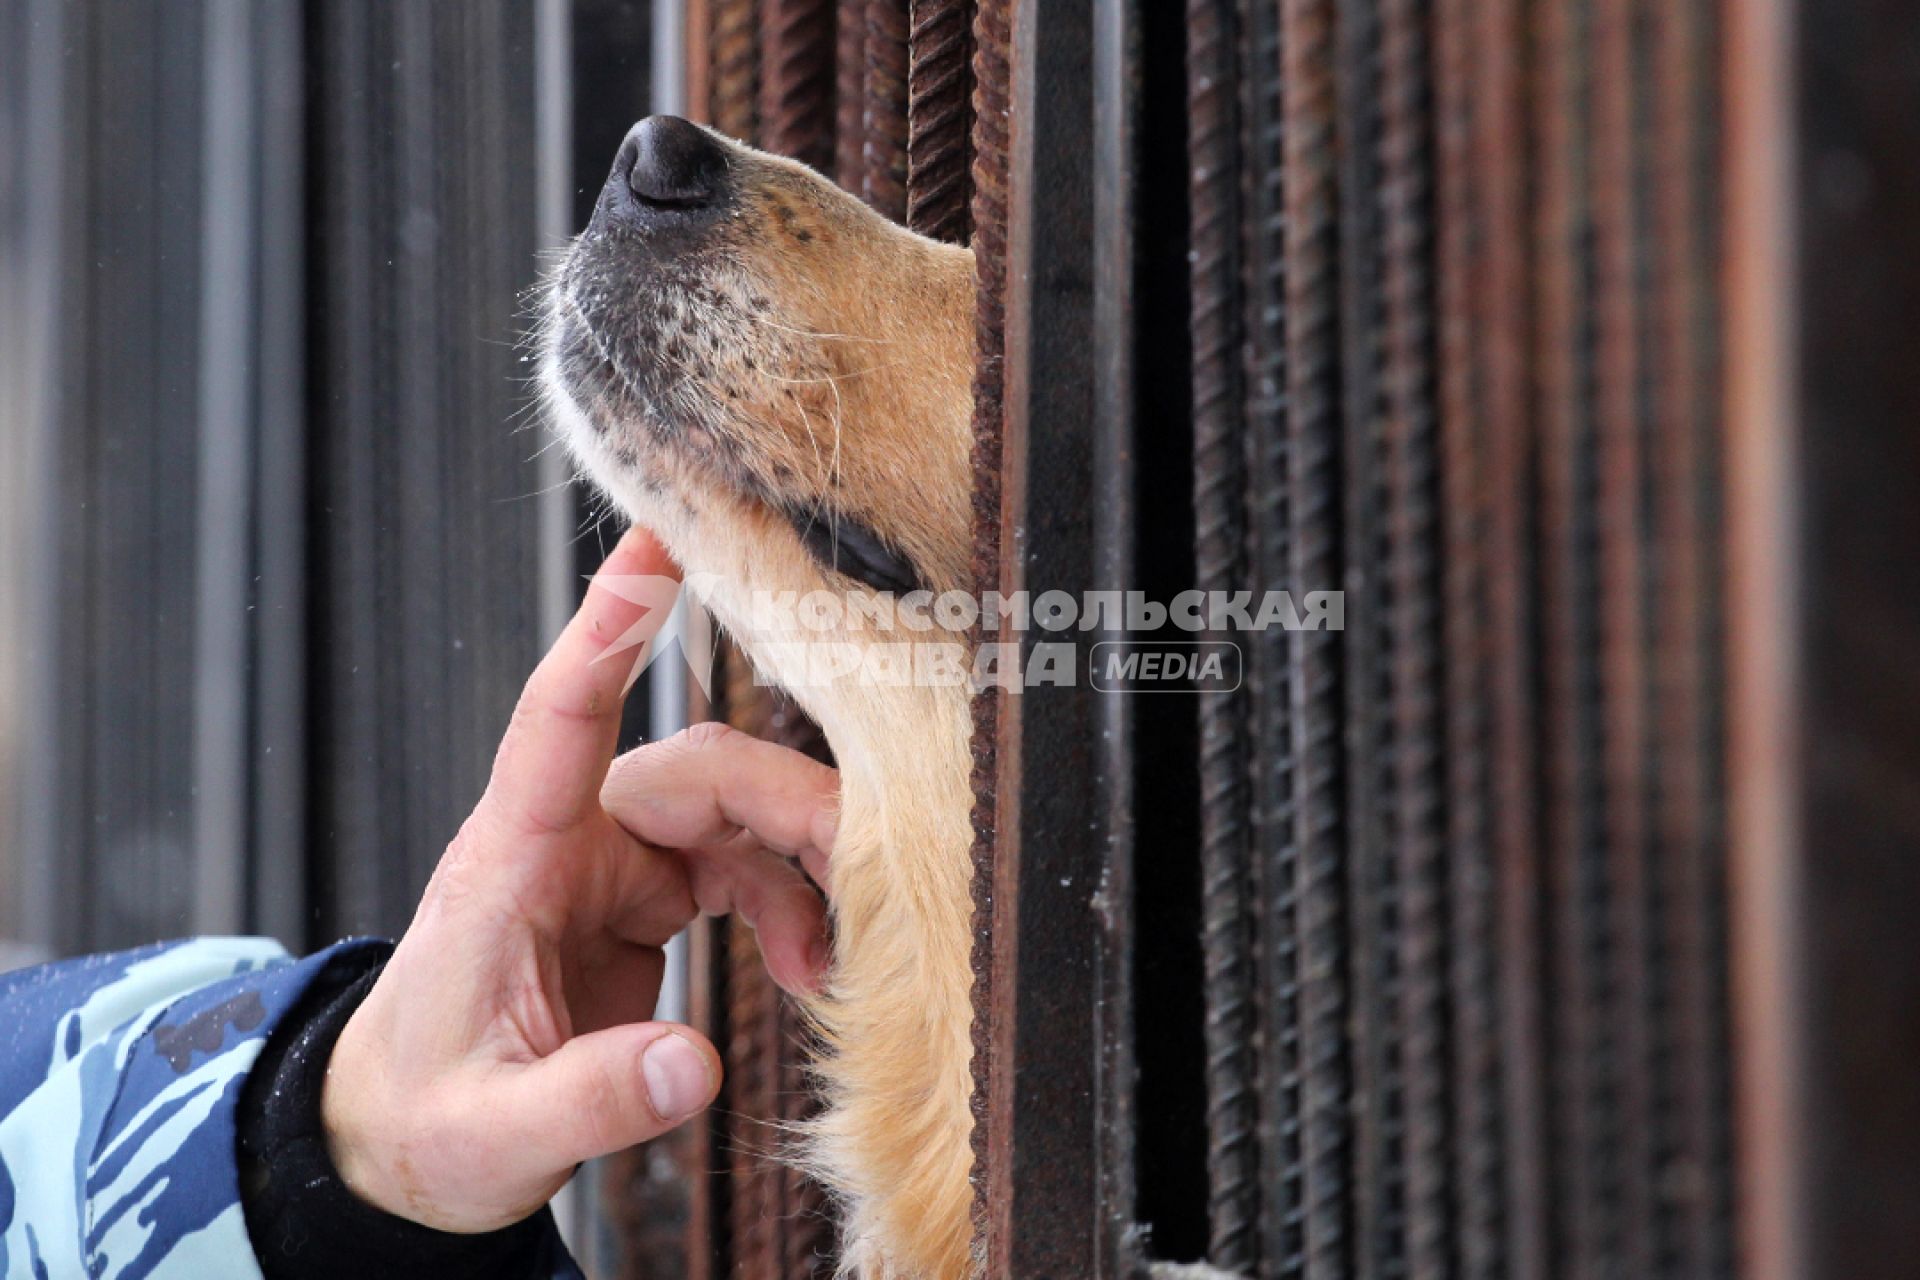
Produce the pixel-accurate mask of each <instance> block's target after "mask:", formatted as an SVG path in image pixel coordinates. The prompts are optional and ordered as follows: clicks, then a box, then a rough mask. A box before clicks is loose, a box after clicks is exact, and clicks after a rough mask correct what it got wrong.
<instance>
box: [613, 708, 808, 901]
mask: <svg viewBox="0 0 1920 1280" xmlns="http://www.w3.org/2000/svg"><path fill="white" fill-rule="evenodd" d="M839 799H840V775H839V774H838V773H836V772H835V771H834V770H833V769H831V768H829V767H827V766H826V765H824V764H821V763H820V762H819V761H817V760H812V759H809V758H808V757H807V756H804V755H802V754H801V753H800V752H798V751H794V750H792V749H791V748H788V747H782V746H777V745H776V744H774V743H771V742H764V741H762V740H761V739H759V738H756V737H754V736H752V735H751V734H747V733H742V732H740V731H739V730H738V729H731V728H728V727H727V726H726V725H724V724H717V723H714V722H711V721H709V722H706V723H703V724H697V725H693V726H691V727H690V728H687V729H685V730H683V731H681V732H680V733H677V734H675V735H674V736H673V737H671V738H668V739H666V740H665V741H662V742H655V743H651V744H649V745H647V746H644V747H640V748H637V749H636V750H633V751H629V752H628V753H627V754H626V755H624V756H622V757H620V759H619V760H617V761H615V762H614V765H613V769H612V771H611V772H610V773H609V774H608V775H607V782H606V786H605V787H603V788H602V789H601V793H600V803H601V807H602V808H604V809H605V810H606V811H607V813H608V814H610V815H611V816H612V817H613V819H614V821H616V822H618V823H619V824H620V825H621V826H623V827H625V828H626V829H627V830H628V831H629V832H631V833H632V834H633V835H634V836H635V837H636V838H637V839H640V840H644V841H646V842H647V843H648V844H652V845H658V846H660V847H662V848H667V849H693V848H700V847H704V846H711V845H717V844H720V843H722V842H724V841H726V840H728V839H731V838H732V837H733V836H734V835H735V834H736V833H738V832H741V831H746V832H750V833H752V835H753V836H754V838H755V839H757V840H758V841H759V842H760V843H761V844H763V845H765V846H766V847H767V848H769V849H772V850H773V851H775V852H776V853H782V854H787V855H789V856H792V857H797V858H799V859H800V860H801V863H802V865H804V866H805V867H806V869H807V872H808V874H810V875H812V876H813V877H814V879H815V880H816V881H818V882H819V884H820V887H821V888H823V889H824V888H826V887H827V883H826V859H827V855H828V853H830V852H831V851H832V848H833V837H834V828H835V824H836V821H837V819H838V816H839V814H838V810H839Z"/></svg>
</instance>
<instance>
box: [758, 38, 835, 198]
mask: <svg viewBox="0 0 1920 1280" xmlns="http://www.w3.org/2000/svg"><path fill="white" fill-rule="evenodd" d="M760 53H761V61H760V144H761V145H762V146H764V147H766V148H767V149H768V150H770V151H777V152H779V153H780V154H781V155H787V156H792V157H793V158H794V159H796V160H799V161H802V162H804V163H806V164H810V165H812V166H813V167H814V168H816V169H819V170H821V171H822V172H826V171H828V168H829V166H830V165H831V164H832V163H833V157H834V6H833V0H760Z"/></svg>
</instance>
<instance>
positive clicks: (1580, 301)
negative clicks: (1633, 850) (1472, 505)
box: [1534, 0, 1628, 1271]
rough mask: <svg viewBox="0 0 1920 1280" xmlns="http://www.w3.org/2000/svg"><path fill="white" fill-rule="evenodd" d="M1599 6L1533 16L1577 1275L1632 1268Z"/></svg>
mask: <svg viewBox="0 0 1920 1280" xmlns="http://www.w3.org/2000/svg"><path fill="white" fill-rule="evenodd" d="M1594 3H1595V0H1552V2H1550V3H1547V4H1544V5H1543V6H1542V7H1541V9H1540V11H1539V22H1538V26H1537V29H1536V38H1537V40H1538V42H1539V45H1540V48H1541V50H1542V66H1541V75H1540V78H1539V81H1538V85H1537V88H1538V93H1537V97H1536V99H1535V109H1536V111H1537V112H1538V114H1539V117H1540V120H1541V127H1542V140H1541V158H1542V170H1541V174H1542V198H1541V199H1540V201H1539V204H1538V214H1537V218H1536V220H1535V225H1534V235H1535V241H1534V244H1535V253H1536V255H1537V264H1536V270H1537V272H1538V279H1539V286H1540V297H1541V309H1540V314H1539V323H1538V325H1537V326H1536V333H1537V335H1538V337H1537V346H1536V351H1537V364H1538V368H1539V369H1540V379H1541V394H1542V417H1541V426H1542V453H1541V470H1540V498H1541V528H1540V549H1541V557H1542V560H1541V567H1542V573H1541V592H1542V613H1541V619H1542V662H1543V666H1542V674H1543V679H1544V709H1545V724H1546V729H1545V738H1544V743H1543V745H1544V747H1545V751H1544V753H1543V758H1544V761H1545V764H1546V774H1545V788H1544V798H1545V804H1546V809H1545V814H1544V817H1545V824H1544V826H1543V834H1544V835H1545V837H1546V840H1547V848H1548V850H1550V854H1549V865H1550V867H1551V872H1550V884H1551V886H1552V888H1551V892H1552V895H1553V899H1554V929H1553V936H1554V939H1555V942H1556V950H1555V967H1554V970H1553V978H1554V980H1555V982H1556V984H1557V985H1556V988H1555V989H1554V1005H1553V1008H1554V1010H1555V1016H1554V1018H1553V1019H1552V1022H1551V1024H1550V1028H1551V1035H1552V1045H1553V1049H1554V1052H1555V1055H1556V1061H1555V1064H1554V1073H1553V1077H1552V1078H1553V1081H1554V1088H1555V1103H1556V1112H1557V1114H1556V1120H1557V1124H1556V1128H1555V1134H1556V1143H1555V1149H1556V1152H1557V1155H1558V1157H1559V1159H1558V1163H1557V1167H1556V1170H1555V1176H1554V1181H1553V1184H1552V1185H1553V1186H1554V1188H1555V1189H1556V1191H1557V1192H1558V1193H1559V1194H1560V1195H1561V1197H1562V1200H1561V1205H1560V1221H1561V1224H1562V1227H1563V1229H1564V1230H1565V1232H1566V1239H1565V1246H1566V1248H1567V1250H1568V1264H1569V1265H1570V1266H1572V1267H1574V1268H1576V1269H1586V1270H1598V1271H1606V1270H1608V1269H1611V1268H1615V1267H1620V1266H1622V1265H1624V1263H1623V1256H1624V1250H1625V1249H1626V1230H1627V1224H1626V1219H1627V1211H1626V1206H1625V1197H1626V1194H1627V1190H1626V1185H1625V1184H1626V1181H1627V1176H1628V1175H1627V1169H1626V1164H1625V1161H1626V1153H1625V1151H1624V1150H1623V1141H1624V1140H1625V1138H1626V1135H1625V1134H1624V1133H1622V1132H1621V1109H1622V1100H1623V1093H1624V1089H1625V1081H1624V1061H1623V1053H1624V1049H1623V1045H1622V1044H1621V1038H1620V1036H1619V1034H1618V1030H1617V1029H1618V1027H1619V1024H1620V1007H1621V1004H1620V1002H1621V992H1620V991H1619V989H1618V983H1617V978H1616V974H1617V970H1618V966H1619V960H1620V954H1621V950H1622V945H1623V944H1622V939H1621V938H1620V936H1619V928H1618V925H1619V921H1618V910H1617V907H1616V900H1617V894H1618V886H1616V885H1615V884H1613V883H1612V881H1611V877H1610V874H1609V873H1610V870H1611V868H1610V866H1609V862H1608V852H1609V842H1608V830H1607V825H1606V824H1607V815H1608V813H1609V807H1610V805H1611V804H1612V803H1613V802H1614V801H1615V800H1616V798H1617V797H1615V796H1614V795H1612V794H1611V792H1610V790H1609V787H1608V782H1609V779H1608V777H1607V775H1606V772H1605V767H1604V758H1605V756H1604V753H1605V743H1606V732H1607V729H1606V724H1605V721H1604V719H1603V717H1604V714H1605V710H1606V704H1605V699H1604V692H1603V683H1602V682H1603V674H1602V660H1601V654H1600V649H1601V630H1602V622H1601V617H1600V607H1599V600H1600V589H1601V563H1600V539H1601V533H1600V528H1599V523H1598V521H1599V505H1598V504H1599V484H1600V479H1599V465H1600V458H1599V453H1598V449H1599V412H1600V410H1599V406H1598V404H1597V400H1596V396H1597V391H1598V380H1599V376H1600V370H1599V368H1598V359H1599V351H1598V342H1597V340H1598V331H1597V327H1596V325H1595V323H1594V320H1595V314H1596V312H1595V299H1596V287H1595V285H1596V279H1597V275H1596V272H1597V259H1596V257H1595V234H1594V233H1595V225H1594V209H1593V205H1592V199H1591V193H1592V173H1593V163H1594V156H1593V151H1592V137H1591V127H1592V121H1593V93H1594V88H1595V78H1594V70H1593V65H1592V46H1593V18H1594Z"/></svg>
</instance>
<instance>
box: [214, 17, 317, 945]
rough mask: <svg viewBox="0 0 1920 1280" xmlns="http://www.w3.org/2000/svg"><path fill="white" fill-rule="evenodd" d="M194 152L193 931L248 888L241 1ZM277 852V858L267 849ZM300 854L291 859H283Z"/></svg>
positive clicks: (251, 154)
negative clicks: (198, 160) (197, 163)
mask: <svg viewBox="0 0 1920 1280" xmlns="http://www.w3.org/2000/svg"><path fill="white" fill-rule="evenodd" d="M205 20H206V26H205V29H204V32H203V44H202V48H201V50H200V53H201V58H202V75H203V77H204V87H203V94H204V97H203V99H202V116H201V129H202V137H201V141H200V152H201V156H202V168H201V174H200V192H199V195H200V235H201V257H200V281H199V288H200V332H199V352H198V362H199V370H198V379H197V382H198V391H199V405H198V408H199V412H198V414H197V415H196V416H197V418H198V420H199V431H200V438H199V441H198V450H199V464H200V467H199V477H198V481H199V482H198V486H197V492H196V494H195V499H196V501H195V515H196V517H197V520H198V527H197V529H196V531H195V564H194V589H195V598H194V624H195V626H194V646H193V676H194V715H193V777H194V790H193V872H194V893H193V929H194V931H195V932H196V933H213V934H219V933H237V932H239V931H240V930H241V929H242V928H243V927H244V921H245V916H246V897H247V880H248V867H247V862H248V856H247V850H248V839H247V837H248V835H249V831H248V817H249V809H250V801H251V799H252V797H251V795H250V791H251V787H250V786H249V783H250V781H251V779H250V778H249V770H248V767H247V766H248V757H249V756H250V755H251V754H252V753H251V751H250V750H249V745H248V737H249V734H248V726H249V721H250V718H251V717H250V707H249V706H248V697H247V695H248V681H247V663H248V657H249V650H250V648H251V645H250V640H251V636H250V635H249V617H248V612H247V607H246V606H247V597H248V594H249V585H250V583H251V580H252V578H253V563H252V557H251V555H250V554H249V552H250V549H251V546H250V544H251V538H250V536H249V523H250V520H251V517H252V515H253V507H252V493H251V490H252V480H253V467H254V462H253V446H254V439H255V435H254V431H253V420H254V415H253V405H252V394H251V393H252V385H253V384H252V378H253V376H254V375H255V372H256V367H255V363H254V358H255V353H254V352H253V350H252V343H251V337H252V335H253V334H254V332H255V328H254V324H253V317H252V314H251V311H252V304H253V299H254V297H255V289H256V281H255V275H256V272H257V271H258V269H259V256H258V249H259V245H258V241H257V236H258V232H259V227H258V223H257V219H256V216H255V215H256V213H257V205H256V203H255V200H254V193H255V187H256V182H257V174H256V167H257V165H258V161H259V142H260V138H259V133H258V126H259V123H260V115H259V112H258V111H257V110H256V109H255V106H254V103H253V100H252V99H253V83H254V71H255V68H254V55H255V41H254V31H253V22H252V18H251V14H250V12H249V9H248V7H247V6H246V5H245V4H244V3H242V2H241V0H215V2H213V3H209V4H208V5H207V6H206V10H205ZM276 852H278V851H276ZM288 852H289V853H290V854H292V856H296V857H297V856H298V852H297V851H288Z"/></svg>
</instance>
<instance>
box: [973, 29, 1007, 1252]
mask: <svg viewBox="0 0 1920 1280" xmlns="http://www.w3.org/2000/svg"><path fill="white" fill-rule="evenodd" d="M1010 8H1011V0H979V3H978V5H977V7H976V8H975V10H974V17H973V207H972V219H973V249H974V272H975V278H976V280H977V282H978V290H977V298H978V301H977V305H976V311H975V316H974V381H973V458H972V461H973V566H972V570H973V572H972V577H973V580H974V582H975V584H976V588H977V589H978V590H981V591H987V590H998V589H999V588H1000V585H1001V574H1000V493H1001V483H1000V467H1001V441H1002V428H1003V419H1004V412H1005V410H1004V398H1003V386H1004V363H1005V353H1006V343H1005V329H1006V310H1005V299H1006V263H1007V161H1008V149H1007V111H1008V102H1009V99H1010V94H1011V88H1012V84H1011V73H1012V61H1011V60H1012V47H1011V44H1012V33H1011V27H1010V22H1011V13H1010ZM998 725H999V702H998V693H997V691H995V690H991V689H989V690H987V691H985V692H983V693H981V694H979V695H977V696H976V697H975V698H974V700H973V833H974V835H973V839H974V844H973V902H974V929H973V939H974V942H973V957H972V959H973V974H974V988H973V1009H974V1016H973V1165H974V1168H973V1185H974V1187H975V1188H976V1192H975V1196H974V1230H975V1232H976V1233H979V1232H982V1231H984V1229H985V1222H986V1213H987V1204H986V1195H985V1192H986V1187H987V1184H988V1181H989V1179H988V1173H989V1163H988V1157H989V1152H988V1148H987V1124H986V1107H987V1097H988V1092H989V1086H990V1083H991V1080H992V1073H993V1058H992V1049H993V1038H992V1030H993V1028H992V1025H991V1022H990V1019H989V1016H988V1014H989V1011H990V1010H991V1008H992V1007H993V983H992V975H993V867H994V835H995V825H996V824H995V819H994V805H995V795H996V787H995V774H994V769H995V751H994V744H995V736H996V733H997V730H998Z"/></svg>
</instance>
